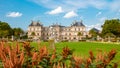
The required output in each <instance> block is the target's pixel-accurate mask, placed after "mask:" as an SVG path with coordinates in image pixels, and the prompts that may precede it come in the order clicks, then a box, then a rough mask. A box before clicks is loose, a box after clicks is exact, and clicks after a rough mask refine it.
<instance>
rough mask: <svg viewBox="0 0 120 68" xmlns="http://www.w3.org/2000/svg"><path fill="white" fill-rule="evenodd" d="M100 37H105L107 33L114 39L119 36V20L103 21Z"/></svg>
mask: <svg viewBox="0 0 120 68" xmlns="http://www.w3.org/2000/svg"><path fill="white" fill-rule="evenodd" d="M102 28H103V29H102V35H103V36H106V34H108V33H112V34H113V35H115V36H116V37H119V36H120V20H119V19H112V20H105V23H104V24H103V26H102Z"/></svg>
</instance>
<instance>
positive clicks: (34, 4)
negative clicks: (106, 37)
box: [0, 0, 120, 30]
mask: <svg viewBox="0 0 120 68" xmlns="http://www.w3.org/2000/svg"><path fill="white" fill-rule="evenodd" d="M106 19H120V0H0V21H4V22H7V23H9V24H10V26H11V27H12V28H15V27H20V28H22V29H23V30H27V28H28V26H29V25H30V23H31V21H39V22H41V23H42V24H43V25H44V26H49V25H52V24H54V23H58V24H60V25H63V26H70V25H71V24H72V23H73V22H74V21H75V20H76V21H81V20H82V21H83V24H84V25H85V26H86V27H87V30H89V29H91V28H97V29H100V30H101V25H103V23H104V21H105V20H106Z"/></svg>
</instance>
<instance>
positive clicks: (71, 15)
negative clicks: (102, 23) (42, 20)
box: [64, 11, 78, 18]
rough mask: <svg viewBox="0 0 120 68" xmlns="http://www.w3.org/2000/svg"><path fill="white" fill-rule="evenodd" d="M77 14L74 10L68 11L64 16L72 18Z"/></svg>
mask: <svg viewBox="0 0 120 68" xmlns="http://www.w3.org/2000/svg"><path fill="white" fill-rule="evenodd" d="M76 16H78V15H77V13H75V12H74V11H70V12H68V13H66V14H65V15H64V18H72V17H76Z"/></svg>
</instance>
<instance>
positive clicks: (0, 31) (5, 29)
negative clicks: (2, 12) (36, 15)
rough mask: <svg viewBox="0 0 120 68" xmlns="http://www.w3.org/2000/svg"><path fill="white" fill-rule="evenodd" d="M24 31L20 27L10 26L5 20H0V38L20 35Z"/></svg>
mask: <svg viewBox="0 0 120 68" xmlns="http://www.w3.org/2000/svg"><path fill="white" fill-rule="evenodd" d="M23 33H24V31H23V30H22V29H21V28H11V27H10V25H9V24H8V23H7V22H2V21H0V38H2V37H8V36H12V35H14V36H16V37H18V36H20V34H23Z"/></svg>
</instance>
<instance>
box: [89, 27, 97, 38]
mask: <svg viewBox="0 0 120 68" xmlns="http://www.w3.org/2000/svg"><path fill="white" fill-rule="evenodd" d="M89 34H90V35H91V36H92V37H97V35H98V34H99V30H98V29H96V28H92V29H91V30H89Z"/></svg>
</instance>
